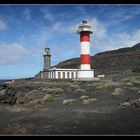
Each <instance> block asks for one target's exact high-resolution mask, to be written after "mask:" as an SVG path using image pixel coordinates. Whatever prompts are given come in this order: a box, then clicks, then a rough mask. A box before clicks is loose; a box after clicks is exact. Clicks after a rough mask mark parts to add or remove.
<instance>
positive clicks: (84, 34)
mask: <svg viewBox="0 0 140 140" xmlns="http://www.w3.org/2000/svg"><path fill="white" fill-rule="evenodd" d="M83 41H88V42H90V36H89V32H81V34H80V42H83Z"/></svg>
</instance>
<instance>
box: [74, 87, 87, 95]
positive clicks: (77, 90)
mask: <svg viewBox="0 0 140 140" xmlns="http://www.w3.org/2000/svg"><path fill="white" fill-rule="evenodd" d="M75 92H76V93H79V94H85V93H86V91H85V90H84V89H81V88H78V89H75Z"/></svg>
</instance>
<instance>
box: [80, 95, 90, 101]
mask: <svg viewBox="0 0 140 140" xmlns="http://www.w3.org/2000/svg"><path fill="white" fill-rule="evenodd" d="M89 98H90V97H89V96H86V95H84V96H81V97H80V99H82V100H83V99H89Z"/></svg>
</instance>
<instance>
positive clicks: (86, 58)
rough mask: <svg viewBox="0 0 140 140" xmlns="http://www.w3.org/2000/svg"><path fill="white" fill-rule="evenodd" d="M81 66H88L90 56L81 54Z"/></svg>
mask: <svg viewBox="0 0 140 140" xmlns="http://www.w3.org/2000/svg"><path fill="white" fill-rule="evenodd" d="M80 60H81V64H90V54H81V56H80Z"/></svg>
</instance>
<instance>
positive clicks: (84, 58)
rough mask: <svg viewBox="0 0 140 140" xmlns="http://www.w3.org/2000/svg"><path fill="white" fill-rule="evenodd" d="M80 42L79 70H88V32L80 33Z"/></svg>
mask: <svg viewBox="0 0 140 140" xmlns="http://www.w3.org/2000/svg"><path fill="white" fill-rule="evenodd" d="M80 41H81V58H80V59H81V70H90V32H88V31H82V32H81V33H80Z"/></svg>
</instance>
